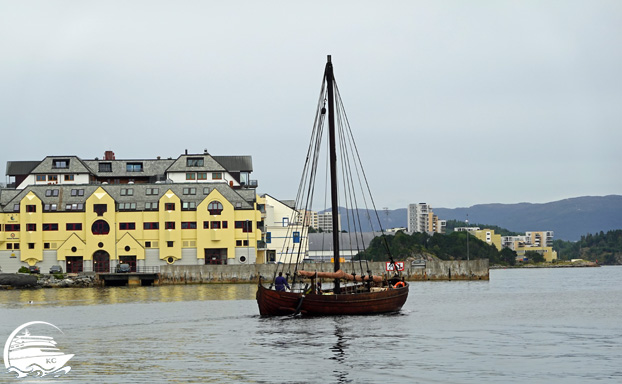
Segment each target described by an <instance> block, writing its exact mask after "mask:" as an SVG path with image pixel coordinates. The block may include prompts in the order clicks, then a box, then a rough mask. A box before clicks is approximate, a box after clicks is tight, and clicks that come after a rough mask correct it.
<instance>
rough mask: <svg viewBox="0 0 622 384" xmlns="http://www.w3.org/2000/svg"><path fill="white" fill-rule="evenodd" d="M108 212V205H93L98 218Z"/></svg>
mask: <svg viewBox="0 0 622 384" xmlns="http://www.w3.org/2000/svg"><path fill="white" fill-rule="evenodd" d="M107 211H108V205H107V204H93V212H95V213H97V216H104V213H106V212H107Z"/></svg>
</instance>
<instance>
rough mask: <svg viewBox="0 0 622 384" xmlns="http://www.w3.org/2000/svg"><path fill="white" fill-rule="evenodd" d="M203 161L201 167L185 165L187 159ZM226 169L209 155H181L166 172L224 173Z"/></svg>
mask: <svg viewBox="0 0 622 384" xmlns="http://www.w3.org/2000/svg"><path fill="white" fill-rule="evenodd" d="M189 158H190V159H203V165H202V166H193V167H189V166H188V165H187V164H188V163H187V160H188V159H189ZM226 171H227V169H226V168H225V167H223V166H222V165H221V164H220V163H219V162H218V161H216V160H214V158H213V157H212V156H211V155H209V154H201V155H181V156H179V157H178V158H177V160H175V162H174V163H173V164H171V165H170V166H169V167H168V169H167V170H166V172H226Z"/></svg>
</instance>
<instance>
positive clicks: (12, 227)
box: [4, 224, 20, 232]
mask: <svg viewBox="0 0 622 384" xmlns="http://www.w3.org/2000/svg"><path fill="white" fill-rule="evenodd" d="M19 230H20V227H19V224H5V225H4V231H5V232H19Z"/></svg>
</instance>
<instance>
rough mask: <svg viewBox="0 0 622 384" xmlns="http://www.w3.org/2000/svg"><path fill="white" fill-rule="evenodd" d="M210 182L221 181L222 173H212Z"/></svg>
mask: <svg viewBox="0 0 622 384" xmlns="http://www.w3.org/2000/svg"><path fill="white" fill-rule="evenodd" d="M212 180H222V172H213V173H212Z"/></svg>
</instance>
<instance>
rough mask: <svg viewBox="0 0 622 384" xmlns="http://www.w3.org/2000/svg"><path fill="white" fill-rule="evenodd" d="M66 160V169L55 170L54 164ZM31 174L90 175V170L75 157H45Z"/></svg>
mask: <svg viewBox="0 0 622 384" xmlns="http://www.w3.org/2000/svg"><path fill="white" fill-rule="evenodd" d="M58 160H66V161H67V162H68V163H69V164H68V166H67V168H55V167H54V162H55V161H58ZM31 173H33V174H42V173H45V174H48V173H52V174H54V173H76V174H79V173H89V174H90V173H91V170H90V169H88V167H87V166H86V165H85V164H84V163H83V162H82V160H80V158H78V157H77V156H47V157H46V158H45V159H43V160H41V162H39V165H37V166H36V167H35V168H34V169H33V170H32V172H31Z"/></svg>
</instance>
